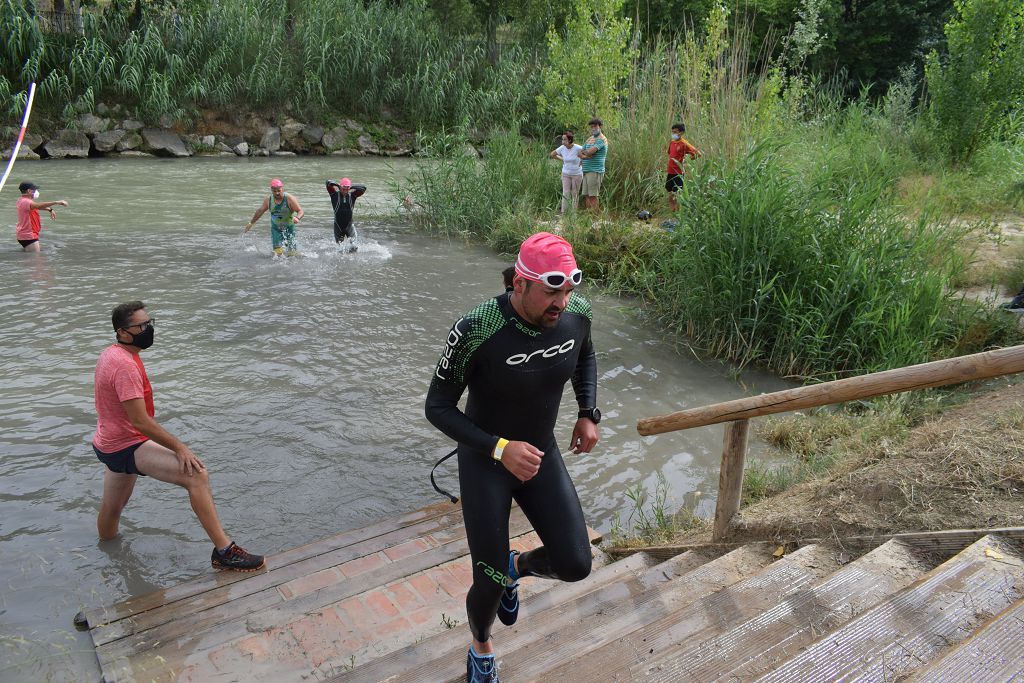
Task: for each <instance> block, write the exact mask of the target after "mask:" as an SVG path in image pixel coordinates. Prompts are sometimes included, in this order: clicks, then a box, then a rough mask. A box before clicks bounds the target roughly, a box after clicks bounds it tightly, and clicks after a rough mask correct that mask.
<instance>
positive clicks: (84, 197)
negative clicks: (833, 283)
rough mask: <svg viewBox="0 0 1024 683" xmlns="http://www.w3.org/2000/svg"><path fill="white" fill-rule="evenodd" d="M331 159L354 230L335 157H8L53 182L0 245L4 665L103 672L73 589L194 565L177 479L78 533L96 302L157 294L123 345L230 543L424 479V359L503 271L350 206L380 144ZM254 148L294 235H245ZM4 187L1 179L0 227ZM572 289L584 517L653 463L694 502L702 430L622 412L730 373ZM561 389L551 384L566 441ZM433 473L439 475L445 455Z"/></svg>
mask: <svg viewBox="0 0 1024 683" xmlns="http://www.w3.org/2000/svg"><path fill="white" fill-rule="evenodd" d="M271 164H272V165H271ZM345 164H346V170H347V174H348V175H351V176H352V177H353V179H354V180H355V181H356V182H367V184H368V185H370V192H369V193H368V195H367V197H366V198H365V201H364V200H360V203H359V204H357V207H356V216H357V224H358V225H359V227H360V231H361V237H360V249H359V251H358V252H357V253H355V254H349V253H342V252H340V251H339V249H338V248H337V247H336V245H335V244H334V241H333V237H332V235H331V231H330V223H331V218H330V204H329V201H328V199H327V195H326V193H325V192H324V190H323V185H322V182H323V179H324V178H326V177H334V176H336V175H338V172H337V167H338V163H337V161H335V160H309V159H306V160H265V161H262V162H260V161H250V162H245V161H234V160H230V161H212V160H206V161H204V160H190V161H169V162H162V161H161V162H157V161H145V162H138V163H134V162H128V163H125V162H109V161H108V162H81V163H65V164H56V163H47V164H21V163H19V165H18V167H17V169H16V172H15V177H14V178H12V182H15V184H16V182H17V181H18V178H19V177H22V176H23V177H24V178H29V179H32V180H33V181H35V182H37V183H38V184H39V185H40V186H41V187H42V188H43V196H42V199H44V200H45V199H55V198H67V199H69V200H70V201H71V204H72V206H71V208H70V209H65V210H62V211H61V212H60V221H59V222H58V223H51V222H50V221H48V220H47V219H45V218H44V232H43V253H42V254H39V255H32V254H23V253H21V252H20V251H19V250H18V249H17V243H16V242H14V241H13V238H12V236H10V235H9V236H8V237H9V239H8V241H7V242H4V243H3V244H5V245H6V246H3V247H2V248H0V285H2V287H0V314H2V319H3V323H2V327H0V340H2V348H3V354H2V357H0V366H2V369H3V378H4V381H3V386H2V387H0V424H2V425H3V429H2V431H0V680H5V681H6V680H9V679H10V680H40V679H45V678H47V677H49V678H52V679H56V680H80V679H96V678H98V672H97V669H96V665H95V657H94V656H93V654H92V648H91V645H90V641H89V639H88V636H87V635H84V634H76V633H74V631H73V630H72V629H71V619H72V617H73V615H74V614H75V612H77V611H78V609H79V608H80V607H81V606H82V605H96V604H99V603H109V602H112V601H114V600H116V599H119V598H121V597H124V596H125V595H127V594H138V593H142V592H146V591H149V590H152V589H154V588H155V587H160V586H167V585H170V584H172V583H175V582H178V581H181V580H184V579H187V578H190V577H193V576H196V575H198V574H201V573H204V572H207V571H210V570H209V564H208V557H209V552H210V544H209V541H208V540H207V539H206V537H205V535H204V534H203V532H202V530H201V528H200V527H199V524H198V523H197V522H196V520H195V518H194V515H193V514H192V511H191V509H190V508H189V505H188V500H187V496H186V495H185V493H184V491H183V490H181V489H179V488H177V487H173V486H169V485H164V484H158V483H156V482H153V481H149V480H140V482H139V484H138V486H137V487H136V490H135V494H134V496H133V498H132V501H131V502H130V503H129V506H128V508H127V509H126V511H125V515H124V518H123V520H122V532H123V533H122V537H121V538H120V539H119V540H117V541H114V542H111V543H98V542H97V541H96V540H95V514H96V509H97V506H98V502H99V496H100V494H101V489H102V476H103V468H102V465H100V464H99V463H98V462H97V461H96V459H95V456H94V455H93V454H92V451H91V449H90V447H89V441H90V439H91V435H92V431H93V429H94V427H95V412H94V409H93V404H92V372H93V368H94V364H95V361H96V357H97V356H98V354H99V353H100V352H101V351H102V350H103V348H104V347H105V346H107V345H108V344H109V343H111V342H112V341H113V333H112V330H111V328H110V322H109V315H110V313H109V312H110V309H111V307H112V306H113V305H114V304H115V303H118V302H120V301H127V300H131V299H142V300H143V301H145V302H146V303H147V304H148V306H149V308H148V312H149V313H150V315H151V316H152V317H154V318H156V319H157V321H158V323H157V328H156V343H155V345H154V347H153V348H152V349H150V350H148V351H146V352H144V354H143V358H144V360H145V362H146V364H147V369H148V372H149V376H150V378H151V380H152V382H153V385H154V389H155V398H156V409H157V419H158V420H159V421H160V422H161V423H162V424H163V425H164V426H166V427H167V428H168V429H169V430H170V431H171V432H172V433H174V434H175V435H177V436H179V437H180V438H182V440H184V441H185V442H186V443H188V444H189V445H190V446H191V447H192V448H193V450H195V451H196V453H197V454H199V455H200V457H202V458H203V459H204V461H205V462H206V464H207V465H208V467H209V468H210V471H211V474H212V481H213V488H214V497H215V500H216V502H217V505H218V508H219V512H220V515H221V518H222V520H223V522H224V525H225V527H226V529H227V530H228V532H229V533H230V534H232V535H233V537H234V538H235V539H237V540H238V541H239V542H240V543H241V544H242V545H245V546H246V547H248V548H250V549H251V550H254V551H257V552H266V553H272V552H277V551H280V550H282V549H285V548H289V547H294V546H297V545H300V544H303V543H307V542H309V541H312V540H315V539H317V538H319V537H322V536H325V535H328V534H332V533H336V532H338V531H340V530H342V529H346V528H351V527H354V526H360V525H363V524H367V523H369V522H371V521H373V520H375V519H378V518H381V517H383V516H387V515H391V514H394V513H396V512H399V511H404V510H409V509H412V508H416V507H420V506H422V505H424V504H427V503H432V502H436V501H437V500H439V499H438V497H437V496H436V494H434V492H433V490H432V489H431V488H430V484H429V480H428V479H427V472H428V469H429V467H430V465H431V464H433V461H434V459H436V458H437V457H439V456H440V455H442V454H444V453H445V452H447V451H448V450H449V449H450V448H451V444H450V443H449V442H448V440H447V439H446V438H445V437H444V436H443V435H441V434H439V433H438V432H437V431H436V430H434V429H433V428H432V427H431V426H430V425H429V424H428V423H427V422H426V420H425V419H424V418H423V398H424V396H425V394H426V390H427V385H428V383H429V380H430V376H431V369H432V366H433V364H434V362H435V361H436V358H437V354H438V352H439V351H440V348H441V345H442V343H443V340H444V337H445V335H446V333H447V329H448V327H449V326H450V325H451V323H452V322H454V320H455V319H456V318H458V316H459V315H460V314H461V313H463V312H465V311H467V310H469V309H470V308H471V307H472V306H474V305H475V304H476V303H478V302H479V301H481V300H483V299H484V298H486V297H488V296H492V295H494V294H496V293H498V292H499V291H500V290H501V277H500V271H501V270H502V269H503V268H504V267H505V265H506V262H505V261H506V260H505V259H502V258H500V257H498V256H495V255H494V254H493V253H491V252H490V251H488V250H485V249H482V248H478V247H473V246H467V245H464V244H458V243H447V242H444V241H440V240H436V239H431V238H426V237H424V236H421V235H418V234H415V233H412V232H409V231H408V230H406V229H405V228H403V227H402V226H400V225H394V224H390V225H389V224H385V223H381V222H375V221H373V220H363V221H359V216H360V215H362V214H369V213H373V212H375V211H376V212H378V213H379V212H383V211H386V210H391V208H392V207H393V205H394V203H395V202H394V201H393V198H391V197H390V196H389V195H387V193H386V191H384V187H385V185H386V177H387V173H388V169H387V168H385V166H384V164H383V163H381V162H379V161H376V160H374V161H368V160H345ZM271 170H273V174H274V175H279V176H282V177H284V178H285V181H286V183H287V185H286V190H288V191H293V192H295V193H296V195H297V196H298V197H299V199H300V201H302V203H303V206H304V208H305V209H306V211H307V218H306V220H305V221H304V222H303V224H302V225H301V226H300V228H299V235H300V238H299V239H300V251H301V252H302V256H300V257H296V258H291V259H273V258H271V257H270V244H269V241H270V240H269V237H268V235H267V232H268V223H267V218H266V217H264V218H263V219H262V221H261V223H260V225H259V226H258V227H257V228H255V229H254V231H253V233H252V234H249V235H245V236H241V235H240V232H241V226H242V225H243V224H244V223H245V222H246V221H247V220H248V218H249V216H251V215H252V212H253V211H254V210H255V208H256V206H257V205H258V204H259V202H260V201H262V198H263V196H264V190H263V189H262V188H263V187H265V185H266V180H267V179H269V177H270V175H271ZM26 174H28V175H26ZM142 183H144V184H145V189H144V190H139V189H137V188H138V187H139V185H140V184H142ZM15 196H16V195H15V194H11V193H9V192H5V193H4V195H3V198H2V202H3V206H2V207H0V209H2V210H3V212H4V216H5V217H6V219H7V220H6V225H8V226H12V225H13V223H14V212H13V203H14V200H15ZM9 205H10V206H9ZM361 212H362V214H361ZM11 231H12V232H13V230H11ZM585 290H586V288H585V287H584V291H585ZM585 293H587V295H588V296H591V298H592V299H593V300H594V308H595V317H596V326H595V333H594V334H595V344H596V346H597V349H598V354H599V356H598V362H599V373H600V375H599V377H600V380H599V396H600V406H601V407H602V410H603V411H604V414H605V421H604V422H602V425H601V432H602V442H601V444H600V445H599V447H598V450H597V451H596V452H595V453H594V454H593V455H591V456H572V455H567V456H566V460H567V463H568V465H569V468H570V471H571V472H572V474H573V477H574V479H575V481H576V483H577V485H578V487H579V490H580V497H581V499H582V501H583V504H584V507H585V511H586V513H587V517H588V520H589V522H590V523H591V525H593V526H595V527H598V528H602V529H607V528H608V526H609V524H610V522H611V519H612V518H613V516H614V514H615V513H616V512H617V511H619V510H621V509H626V510H627V512H628V506H626V505H625V501H624V497H623V495H622V491H623V488H624V487H625V486H628V485H631V484H633V483H636V482H638V481H639V482H644V483H646V484H648V485H649V486H653V481H654V476H655V473H656V472H658V471H659V470H660V471H663V472H664V473H665V474H666V476H667V477H668V479H669V481H670V482H671V483H672V485H673V497H674V499H675V501H676V502H677V503H679V504H682V503H684V502H685V503H688V504H690V505H691V507H692V506H697V507H698V509H700V510H702V511H703V512H708V511H709V510H710V506H709V505H708V504H706V503H704V504H702V503H700V500H701V497H700V496H699V495H695V493H694V492H696V491H700V492H704V493H705V494H706V493H708V492H713V490H714V486H715V482H716V480H717V460H718V457H719V448H720V440H721V429H720V428H710V429H705V430H694V431H693V432H687V433H684V434H682V435H675V436H668V437H659V438H657V439H654V438H640V437H638V436H637V434H636V431H635V423H636V420H637V419H638V418H640V417H645V416H649V415H654V414H661V413H664V412H669V411H671V410H674V409H678V408H680V407H683V406H695V405H701V404H703V403H709V402H714V401H719V400H724V399H727V398H733V397H736V396H739V395H742V394H743V390H742V389H741V388H740V387H739V386H738V385H736V384H735V383H734V382H731V381H730V380H728V379H726V377H727V374H728V373H727V371H726V370H725V369H724V368H722V367H719V366H705V365H702V364H700V363H697V362H694V361H693V360H692V359H687V358H683V357H680V356H678V355H677V354H676V353H675V352H674V351H673V350H672V349H671V348H670V347H669V346H668V345H667V344H666V343H664V341H663V340H662V339H661V335H660V333H659V331H658V330H655V329H652V328H650V327H648V326H646V325H643V324H640V323H639V322H638V318H637V316H636V314H635V312H634V310H633V306H632V304H631V303H630V302H628V301H622V300H619V299H613V298H609V297H604V296H600V295H595V293H594V292H585ZM750 381H753V382H755V383H756V387H757V388H758V389H759V390H768V389H772V388H775V387H776V383H774V382H773V381H772V380H770V378H762V377H753V378H748V382H750ZM575 410H576V409H575V404H574V401H573V399H572V392H571V389H570V390H569V391H567V394H566V396H565V399H564V401H563V410H562V418H561V419H560V421H559V425H558V430H559V431H558V432H557V434H556V435H557V436H558V439H559V441H560V443H563V446H564V444H565V442H568V439H569V434H570V431H571V428H572V423H573V421H574V420H575ZM441 477H442V479H444V480H445V481H446V483H448V485H449V486H450V487H454V486H455V485H456V484H455V470H454V468H450V469H447V470H445V471H444V472H442V474H441ZM709 500H710V499H709Z"/></svg>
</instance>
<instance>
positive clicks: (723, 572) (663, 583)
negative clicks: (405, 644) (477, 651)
mask: <svg viewBox="0 0 1024 683" xmlns="http://www.w3.org/2000/svg"><path fill="white" fill-rule="evenodd" d="M771 552H772V548H771V547H770V546H768V545H766V544H750V545H747V546H743V547H741V548H738V549H737V550H734V551H732V552H730V553H727V554H725V555H723V556H721V557H718V558H717V559H711V558H709V557H707V556H703V555H700V554H699V553H694V552H687V553H684V554H682V555H680V556H678V557H676V558H674V559H672V560H669V561H668V562H665V563H662V564H659V565H655V566H654V567H652V568H650V569H648V570H646V571H643V572H641V573H639V575H634V576H632V577H631V578H630V577H623V578H620V579H618V580H616V581H614V582H613V583H610V584H608V585H605V586H602V587H600V588H598V589H597V590H595V591H592V592H589V593H587V594H585V595H583V596H581V597H579V598H577V599H575V600H572V601H570V602H567V603H562V604H559V605H557V606H555V607H552V608H549V609H548V610H545V611H544V612H542V613H539V614H534V615H532V617H531V618H529V619H521V620H520V621H519V622H518V623H516V624H515V625H514V626H512V627H510V628H507V629H501V630H499V631H496V633H495V643H496V647H497V648H498V650H499V662H504V661H505V659H506V658H507V657H508V656H510V655H514V654H515V653H517V651H519V650H520V649H522V648H525V647H527V646H528V645H530V644H538V645H539V646H543V647H544V648H545V651H546V652H547V653H556V652H557V653H561V654H560V655H558V654H551V655H550V656H552V657H556V658H557V657H558V656H564V652H565V643H566V642H569V641H566V640H564V639H563V634H564V633H565V632H566V631H567V630H568V629H572V628H574V627H579V626H581V625H582V626H583V627H584V629H583V630H585V631H587V632H588V633H591V634H608V635H609V636H614V635H615V634H614V633H613V632H612V631H611V630H610V629H611V628H612V627H616V628H625V629H627V630H628V626H627V625H626V624H625V623H624V620H628V618H629V616H630V615H632V616H633V618H635V619H638V620H642V619H645V618H648V617H647V616H646V615H648V614H649V613H654V614H657V613H659V611H661V613H664V611H665V610H667V609H668V608H669V606H671V605H677V604H686V603H688V602H693V601H695V600H698V599H700V598H701V597H703V596H705V595H708V594H710V593H713V592H715V591H716V590H719V589H721V588H723V587H725V586H728V585H731V584H733V583H735V582H736V581H739V580H740V579H742V578H744V577H745V576H748V575H750V574H753V573H755V572H756V571H758V570H759V569H761V568H762V567H764V566H766V565H767V564H768V563H769V562H770V561H771ZM709 560H710V561H709ZM580 646H581V644H580V643H579V642H573V647H574V649H575V648H577V647H580ZM467 647H468V634H465V633H464V634H442V636H440V637H438V638H437V639H429V640H428V641H424V643H421V644H420V645H419V646H415V647H414V648H413V649H412V651H409V650H406V651H403V652H401V653H396V654H395V656H394V657H392V658H390V659H395V660H399V663H400V664H402V665H404V668H402V669H401V670H399V671H397V672H395V673H393V674H391V675H390V676H385V675H382V674H383V673H384V671H382V669H381V668H380V667H381V666H382V663H380V662H371V663H370V664H369V665H368V667H366V668H365V669H363V668H361V667H357V668H356V669H354V670H353V671H351V672H347V673H343V674H341V675H339V676H337V677H335V678H332V679H329V680H332V681H374V680H389V681H392V680H393V681H402V683H413V682H423V683H427V682H430V683H434V682H437V681H450V682H456V681H461V680H464V679H465V675H466V669H465V650H466V648H467ZM417 655H420V658H419V659H418V660H417V659H416V656H417ZM409 664H412V666H409ZM509 675H510V676H511V678H512V679H515V680H519V679H522V678H523V676H522V675H521V673H520V672H517V671H510V672H509Z"/></svg>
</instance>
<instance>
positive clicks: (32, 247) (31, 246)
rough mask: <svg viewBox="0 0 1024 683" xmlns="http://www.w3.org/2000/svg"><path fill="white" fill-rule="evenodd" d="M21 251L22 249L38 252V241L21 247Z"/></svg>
mask: <svg viewBox="0 0 1024 683" xmlns="http://www.w3.org/2000/svg"><path fill="white" fill-rule="evenodd" d="M22 249H24V250H25V251H39V241H38V240H36V241H35V242H33V243H32V244H29V245H28V246H25V247H22Z"/></svg>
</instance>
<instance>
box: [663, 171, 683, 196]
mask: <svg viewBox="0 0 1024 683" xmlns="http://www.w3.org/2000/svg"><path fill="white" fill-rule="evenodd" d="M665 189H666V190H668V191H669V192H676V191H678V190H681V189H683V174H682V173H669V174H668V179H667V180H666V181H665Z"/></svg>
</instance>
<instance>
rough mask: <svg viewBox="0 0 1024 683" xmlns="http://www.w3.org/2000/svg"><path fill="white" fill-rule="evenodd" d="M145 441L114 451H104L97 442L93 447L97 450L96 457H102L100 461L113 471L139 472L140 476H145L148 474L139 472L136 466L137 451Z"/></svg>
mask: <svg viewBox="0 0 1024 683" xmlns="http://www.w3.org/2000/svg"><path fill="white" fill-rule="evenodd" d="M144 443H146V442H145V441H140V442H139V443H137V444H134V445H132V446H129V447H128V448H122V449H121V450H119V451H115V452H114V453H104V452H103V451H101V450H100V449H98V448H96V444H93V445H92V449H93V450H94V451H95V452H96V457H97V458H99V459H100V462H101V463H103V464H104V465H106V466H107V469H108V470H110V471H111V472H116V473H117V474H137V475H139V476H140V477H144V476H146V475H145V474H143V473H142V472H139V468H138V467H136V466H135V451H137V450H138V449H139V446H141V445H142V444H144Z"/></svg>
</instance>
